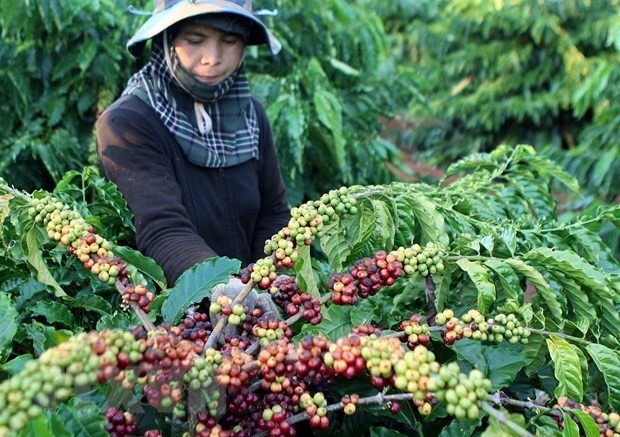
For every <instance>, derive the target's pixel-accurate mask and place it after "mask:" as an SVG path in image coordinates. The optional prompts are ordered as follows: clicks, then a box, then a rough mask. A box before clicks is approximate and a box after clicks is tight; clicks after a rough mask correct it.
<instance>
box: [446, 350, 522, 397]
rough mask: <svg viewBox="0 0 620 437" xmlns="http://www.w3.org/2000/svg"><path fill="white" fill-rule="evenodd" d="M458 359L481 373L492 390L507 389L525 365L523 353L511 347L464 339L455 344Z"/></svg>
mask: <svg viewBox="0 0 620 437" xmlns="http://www.w3.org/2000/svg"><path fill="white" fill-rule="evenodd" d="M454 347H455V349H456V351H457V354H458V356H459V358H461V359H463V360H465V361H467V362H468V363H470V364H471V365H472V367H474V368H476V369H478V370H480V371H481V372H483V373H484V374H485V375H486V376H487V378H489V379H491V382H492V383H493V387H492V390H500V389H502V388H505V387H509V386H510V385H511V384H512V383H513V382H514V380H515V377H516V376H517V374H518V373H519V371H520V370H521V369H522V368H523V367H524V366H525V365H526V364H527V359H526V357H525V356H524V354H523V353H521V352H519V351H517V350H515V349H514V347H513V346H512V345H508V344H504V343H502V344H498V345H493V346H487V345H483V344H482V343H480V341H475V340H467V341H465V339H463V340H461V341H459V342H457V343H456V344H455V346H454Z"/></svg>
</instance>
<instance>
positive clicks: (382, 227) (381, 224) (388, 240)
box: [372, 199, 398, 251]
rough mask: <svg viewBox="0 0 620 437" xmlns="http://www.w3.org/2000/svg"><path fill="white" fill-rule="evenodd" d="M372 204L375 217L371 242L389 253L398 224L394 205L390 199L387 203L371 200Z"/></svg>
mask: <svg viewBox="0 0 620 437" xmlns="http://www.w3.org/2000/svg"><path fill="white" fill-rule="evenodd" d="M372 204H373V207H374V210H375V216H376V223H375V230H374V235H373V240H374V241H375V242H380V243H378V244H380V245H381V247H382V248H383V249H386V250H388V251H389V250H391V249H392V247H393V246H394V234H395V233H396V225H397V223H398V222H397V220H398V216H397V213H396V205H395V204H394V202H393V201H392V200H391V199H389V201H388V202H383V201H379V200H377V199H372Z"/></svg>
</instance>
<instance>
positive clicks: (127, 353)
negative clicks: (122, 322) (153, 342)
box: [89, 329, 145, 388]
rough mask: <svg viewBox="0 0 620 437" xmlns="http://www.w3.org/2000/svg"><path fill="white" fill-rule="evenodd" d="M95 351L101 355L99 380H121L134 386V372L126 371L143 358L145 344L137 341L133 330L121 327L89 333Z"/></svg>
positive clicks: (126, 384)
mask: <svg viewBox="0 0 620 437" xmlns="http://www.w3.org/2000/svg"><path fill="white" fill-rule="evenodd" d="M89 338H90V339H91V342H92V350H93V352H94V353H95V354H96V355H98V356H99V360H100V367H99V381H100V382H104V381H109V380H111V379H114V380H117V381H120V382H122V383H124V384H125V386H126V387H127V388H132V387H133V385H132V383H134V382H135V381H134V378H133V376H134V374H133V373H131V372H129V374H127V373H128V372H127V371H126V369H127V368H128V367H130V366H132V365H135V364H137V363H138V362H140V360H142V358H143V354H142V353H143V352H144V350H145V345H144V344H142V343H141V342H139V341H137V340H136V338H135V336H134V335H133V334H132V333H131V332H125V331H121V330H120V329H112V330H105V331H102V332H101V333H99V334H95V333H92V334H89Z"/></svg>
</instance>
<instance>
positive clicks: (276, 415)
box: [258, 405, 295, 436]
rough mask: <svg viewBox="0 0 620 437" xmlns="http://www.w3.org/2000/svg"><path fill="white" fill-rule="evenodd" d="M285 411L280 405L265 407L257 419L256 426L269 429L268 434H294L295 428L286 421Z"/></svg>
mask: <svg viewBox="0 0 620 437" xmlns="http://www.w3.org/2000/svg"><path fill="white" fill-rule="evenodd" d="M286 417H287V414H286V411H285V410H284V408H282V406H281V405H274V406H273V407H271V408H265V409H264V410H263V413H262V415H261V417H260V419H259V421H258V428H259V429H263V430H267V431H269V435H270V436H294V435H295V429H294V428H293V427H292V426H291V424H290V423H288V422H287V421H286Z"/></svg>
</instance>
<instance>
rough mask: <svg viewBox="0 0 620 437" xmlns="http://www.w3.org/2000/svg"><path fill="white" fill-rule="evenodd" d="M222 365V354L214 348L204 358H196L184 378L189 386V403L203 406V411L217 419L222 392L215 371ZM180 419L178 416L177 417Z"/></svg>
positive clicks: (208, 350) (207, 351)
mask: <svg viewBox="0 0 620 437" xmlns="http://www.w3.org/2000/svg"><path fill="white" fill-rule="evenodd" d="M221 363H222V354H221V353H220V352H218V351H216V350H215V349H213V348H209V349H207V350H206V351H205V354H204V357H201V356H195V357H194V359H193V361H192V367H191V368H190V369H189V371H188V372H187V373H186V374H185V375H184V376H183V380H184V382H185V384H186V386H187V392H188V393H187V402H188V404H190V405H192V406H196V405H201V406H202V407H203V408H200V409H201V410H204V411H207V412H208V413H209V414H210V415H211V416H213V417H217V410H218V405H219V400H220V392H219V390H218V389H217V386H216V383H215V371H216V370H217V368H218V367H219V365H220V364H221ZM177 417H178V415H177Z"/></svg>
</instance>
